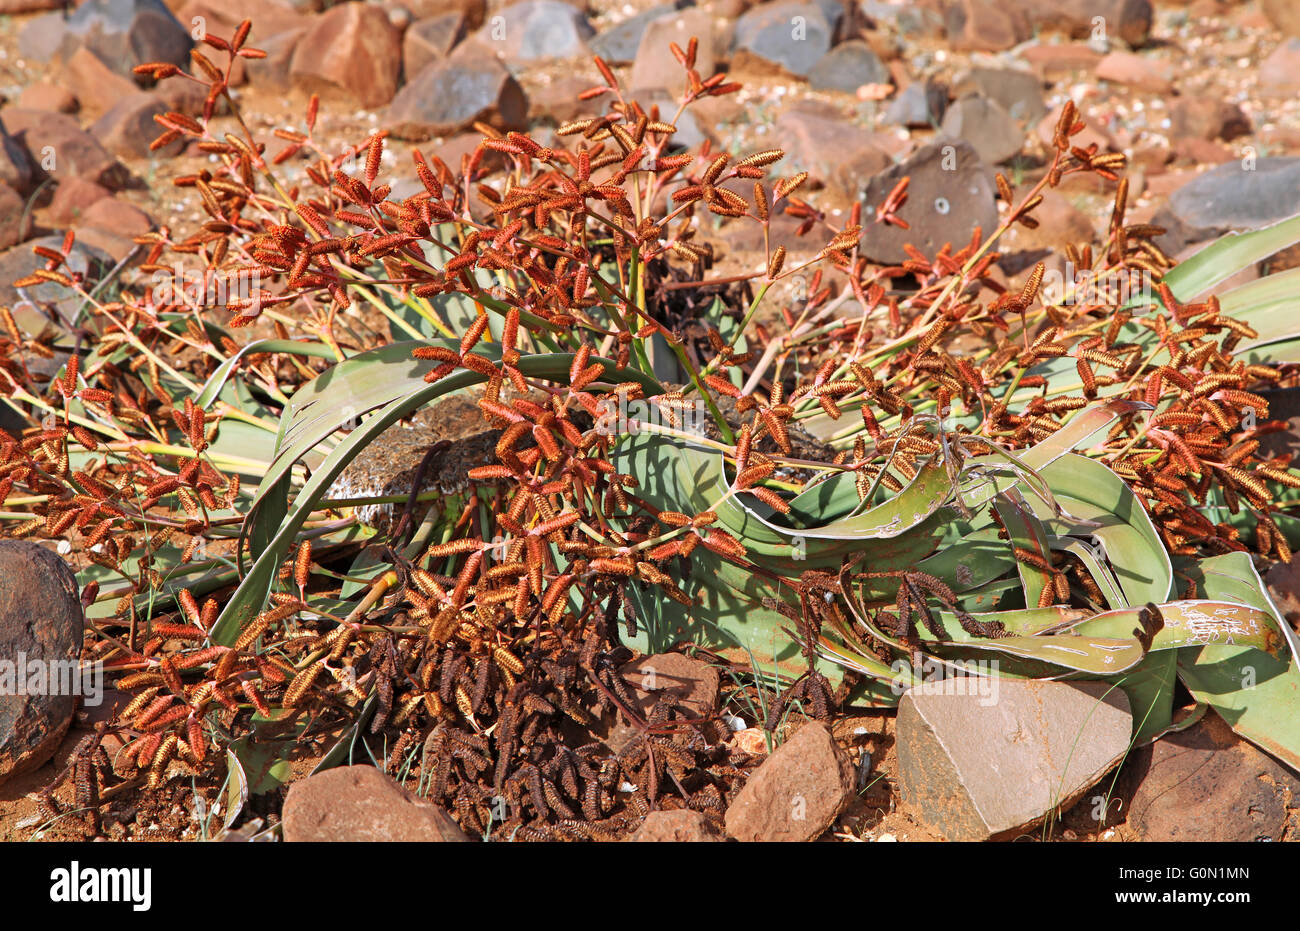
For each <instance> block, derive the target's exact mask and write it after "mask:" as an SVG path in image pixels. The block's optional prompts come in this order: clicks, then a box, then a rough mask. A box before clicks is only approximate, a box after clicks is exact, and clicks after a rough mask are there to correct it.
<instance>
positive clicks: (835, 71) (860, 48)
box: [808, 39, 890, 94]
mask: <svg viewBox="0 0 1300 931" xmlns="http://www.w3.org/2000/svg"><path fill="white" fill-rule="evenodd" d="M889 82H890V75H889V69H888V68H886V67H885V64H884V62H882V61H881V60H880V58H879V56H877V55H876V53H875V52H873V51H872V50H871V46H869V45H867V43H865V42H863V41H862V40H861V39H852V40H850V41H848V42H841V43H840V44H839V45H837V46H835V48H833V49H831V50H830V51H829V52H827V53H826V54H825V55H823V56H822V57H821V59H820V60H819V61H818V62H817V64H815V65H813V67H812V70H811V71H809V72H808V83H809V85H810V86H812V87H813V88H814V89H815V90H831V91H844V92H846V93H850V94H851V93H853V92H854V91H856V90H857V89H858V88H859V87H861V86H862V85H864V84H888V83H889Z"/></svg>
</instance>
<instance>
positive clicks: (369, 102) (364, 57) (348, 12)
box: [289, 2, 402, 107]
mask: <svg viewBox="0 0 1300 931" xmlns="http://www.w3.org/2000/svg"><path fill="white" fill-rule="evenodd" d="M401 70H402V34H401V33H400V32H399V31H398V30H397V28H396V27H394V26H393V24H392V23H390V22H389V21H388V16H387V15H385V13H384V11H383V10H381V9H380V8H379V7H377V6H372V5H371V4H368V3H356V2H352V3H342V4H339V5H338V6H335V7H331V8H330V10H329V12H327V13H325V15H323V16H321V17H319V18H318V19H317V20H316V22H315V24H314V25H313V26H312V27H311V28H310V29H309V30H308V31H307V34H306V35H304V36H303V37H302V39H301V41H300V42H298V44H297V47H296V48H295V49H294V53H293V60H292V62H291V64H290V66H289V74H290V78H291V79H292V81H293V84H294V86H296V87H297V88H298V89H300V90H302V91H304V92H305V93H315V94H320V96H321V98H322V99H333V100H336V101H340V102H343V103H345V104H347V105H349V106H360V107H378V106H381V105H383V104H386V103H388V102H389V101H390V100H392V99H393V95H394V94H395V93H397V80H398V77H399V76H400V74H401Z"/></svg>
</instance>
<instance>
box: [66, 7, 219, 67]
mask: <svg viewBox="0 0 1300 931" xmlns="http://www.w3.org/2000/svg"><path fill="white" fill-rule="evenodd" d="M193 45H194V41H193V40H192V39H191V38H190V33H189V30H188V29H186V28H185V27H184V26H182V25H181V24H180V22H179V21H178V20H177V19H176V17H175V16H173V15H172V13H171V11H170V10H168V9H167V7H166V6H165V5H164V4H163V3H162V0H86V2H85V3H83V4H81V6H79V7H77V10H76V12H75V13H73V14H72V16H70V17H69V18H68V21H67V23H66V31H65V33H64V35H63V39H62V43H61V45H60V47H59V54H60V55H61V56H62V57H63V58H64V59H65V60H66V59H69V58H71V57H72V55H73V54H74V53H75V52H76V50H77V48H78V47H80V48H85V49H87V50H89V51H91V52H94V53H95V55H97V56H98V57H99V59H100V60H101V61H102V62H104V64H106V65H107V66H108V67H109V68H111V69H112V70H113V71H115V72H116V73H117V74H120V75H125V76H129V75H130V74H131V69H132V68H134V67H135V66H136V65H143V64H145V63H146V62H151V61H167V62H171V63H172V64H174V65H181V66H184V65H186V64H188V62H189V55H190V48H191V47H192V46H193Z"/></svg>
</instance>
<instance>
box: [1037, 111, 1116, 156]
mask: <svg viewBox="0 0 1300 931" xmlns="http://www.w3.org/2000/svg"><path fill="white" fill-rule="evenodd" d="M1082 117H1083V122H1084V123H1085V124H1086V125H1085V126H1084V128H1083V130H1082V131H1081V132H1078V133H1075V134H1074V135H1073V136H1071V137H1070V145H1073V146H1079V147H1080V148H1084V149H1086V148H1087V147H1088V146H1090V145H1092V144H1093V143H1094V142H1095V143H1096V144H1097V150H1098V151H1099V152H1108V151H1112V150H1114V149H1117V148H1118V146H1117V145H1116V144H1115V137H1114V136H1112V135H1111V134H1110V133H1109V132H1107V131H1106V127H1104V126H1103V125H1102V124H1101V121H1100V120H1097V119H1094V118H1093V117H1092V115H1091V114H1088V113H1084V114H1082ZM1060 120H1061V107H1059V106H1058V107H1053V108H1052V112H1051V113H1049V114H1047V116H1045V117H1043V118H1042V119H1041V120H1039V122H1038V138H1039V139H1041V140H1042V142H1043V145H1045V146H1049V147H1050V146H1051V145H1052V140H1053V139H1054V138H1055V137H1056V124H1057V123H1058V122H1060Z"/></svg>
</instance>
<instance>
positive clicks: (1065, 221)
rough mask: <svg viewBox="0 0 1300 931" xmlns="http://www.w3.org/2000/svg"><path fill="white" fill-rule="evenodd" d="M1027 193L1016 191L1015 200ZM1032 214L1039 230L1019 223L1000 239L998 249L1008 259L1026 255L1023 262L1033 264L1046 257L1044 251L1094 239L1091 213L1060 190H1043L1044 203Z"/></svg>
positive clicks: (1052, 251)
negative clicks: (1082, 208) (1089, 215)
mask: <svg viewBox="0 0 1300 931" xmlns="http://www.w3.org/2000/svg"><path fill="white" fill-rule="evenodd" d="M1027 193H1028V191H1027V190H1026V189H1023V188H1022V189H1020V190H1018V191H1016V192H1015V195H1014V196H1015V198H1016V202H1017V203H1019V202H1020V200H1022V199H1023V198H1024V196H1025V194H1027ZM1033 216H1034V217H1035V218H1036V219H1037V220H1038V227H1037V228H1036V229H1032V230H1031V229H1030V228H1029V227H1027V226H1022V225H1021V224H1019V223H1017V224H1015V225H1014V226H1012V227H1011V229H1009V230H1007V231H1006V233H1005V234H1004V235H1003V237H1002V238H1001V239H1000V240H998V244H999V247H1000V248H999V251H1001V252H1005V253H1006V254H1007V256H1008V258H1011V257H1014V256H1016V255H1022V254H1023V255H1025V258H1024V262H1030V263H1031V264H1032V262H1037V261H1038V260H1039V259H1042V258H1046V255H1045V253H1059V252H1064V251H1065V246H1066V244H1067V243H1070V244H1073V245H1076V246H1077V245H1080V244H1082V243H1086V242H1092V240H1093V238H1094V235H1095V234H1094V232H1093V228H1092V221H1091V220H1090V219H1088V215H1087V214H1086V213H1084V212H1083V211H1082V210H1080V209H1079V208H1077V207H1075V206H1074V204H1072V203H1070V201H1069V199H1068V198H1066V197H1065V195H1063V194H1062V193H1061V192H1060V191H1053V190H1050V189H1049V190H1046V191H1044V192H1043V202H1042V203H1040V204H1039V205H1038V206H1037V207H1035V208H1034V213H1033ZM1024 262H1017V263H1016V264H1017V265H1021V264H1024Z"/></svg>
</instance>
